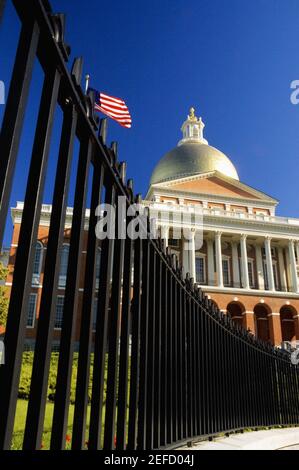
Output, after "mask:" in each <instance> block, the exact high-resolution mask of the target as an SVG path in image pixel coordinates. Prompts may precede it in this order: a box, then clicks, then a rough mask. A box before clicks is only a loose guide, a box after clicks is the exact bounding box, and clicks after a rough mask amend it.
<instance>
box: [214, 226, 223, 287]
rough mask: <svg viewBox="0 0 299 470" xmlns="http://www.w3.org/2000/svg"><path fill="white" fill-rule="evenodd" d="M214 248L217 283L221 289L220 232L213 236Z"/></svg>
mask: <svg viewBox="0 0 299 470" xmlns="http://www.w3.org/2000/svg"><path fill="white" fill-rule="evenodd" d="M215 248H216V271H217V283H218V286H219V287H223V271H222V252H221V232H216V234H215Z"/></svg>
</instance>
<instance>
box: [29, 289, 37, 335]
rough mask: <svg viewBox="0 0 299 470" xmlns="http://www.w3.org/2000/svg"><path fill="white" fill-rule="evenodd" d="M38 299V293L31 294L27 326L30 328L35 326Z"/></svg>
mask: <svg viewBox="0 0 299 470" xmlns="http://www.w3.org/2000/svg"><path fill="white" fill-rule="evenodd" d="M36 300H37V294H30V295H29V303H28V315H27V327H28V328H33V327H34V321H35V314H36Z"/></svg>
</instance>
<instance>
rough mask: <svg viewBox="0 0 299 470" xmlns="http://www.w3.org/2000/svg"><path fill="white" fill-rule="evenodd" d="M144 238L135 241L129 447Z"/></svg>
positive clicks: (133, 435)
mask: <svg viewBox="0 0 299 470" xmlns="http://www.w3.org/2000/svg"><path fill="white" fill-rule="evenodd" d="M142 248H143V246H142V240H141V239H140V238H138V239H137V240H135V243H134V290H133V299H132V358H131V380H130V405H129V424H128V446H127V449H129V450H134V449H136V444H137V425H138V423H137V419H138V383H139V361H140V322H141V318H140V317H141V289H142V259H143V252H142Z"/></svg>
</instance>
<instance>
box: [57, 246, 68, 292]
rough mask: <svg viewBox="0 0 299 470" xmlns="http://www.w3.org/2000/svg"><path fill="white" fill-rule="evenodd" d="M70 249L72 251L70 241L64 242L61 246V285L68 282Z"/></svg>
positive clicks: (63, 285)
mask: <svg viewBox="0 0 299 470" xmlns="http://www.w3.org/2000/svg"><path fill="white" fill-rule="evenodd" d="M69 251H70V245H69V244H68V243H64V244H63V245H62V248H61V258H60V271H59V281H58V282H59V287H65V284H66V276H67V266H68V260H69Z"/></svg>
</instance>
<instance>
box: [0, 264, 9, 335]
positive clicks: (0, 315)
mask: <svg viewBox="0 0 299 470" xmlns="http://www.w3.org/2000/svg"><path fill="white" fill-rule="evenodd" d="M7 274H8V269H7V268H6V267H5V266H4V264H3V263H1V262H0V281H5V280H6V276H7ZM8 303H9V299H8V297H7V288H6V287H5V286H4V285H0V326H6V320H7V312H8Z"/></svg>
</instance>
